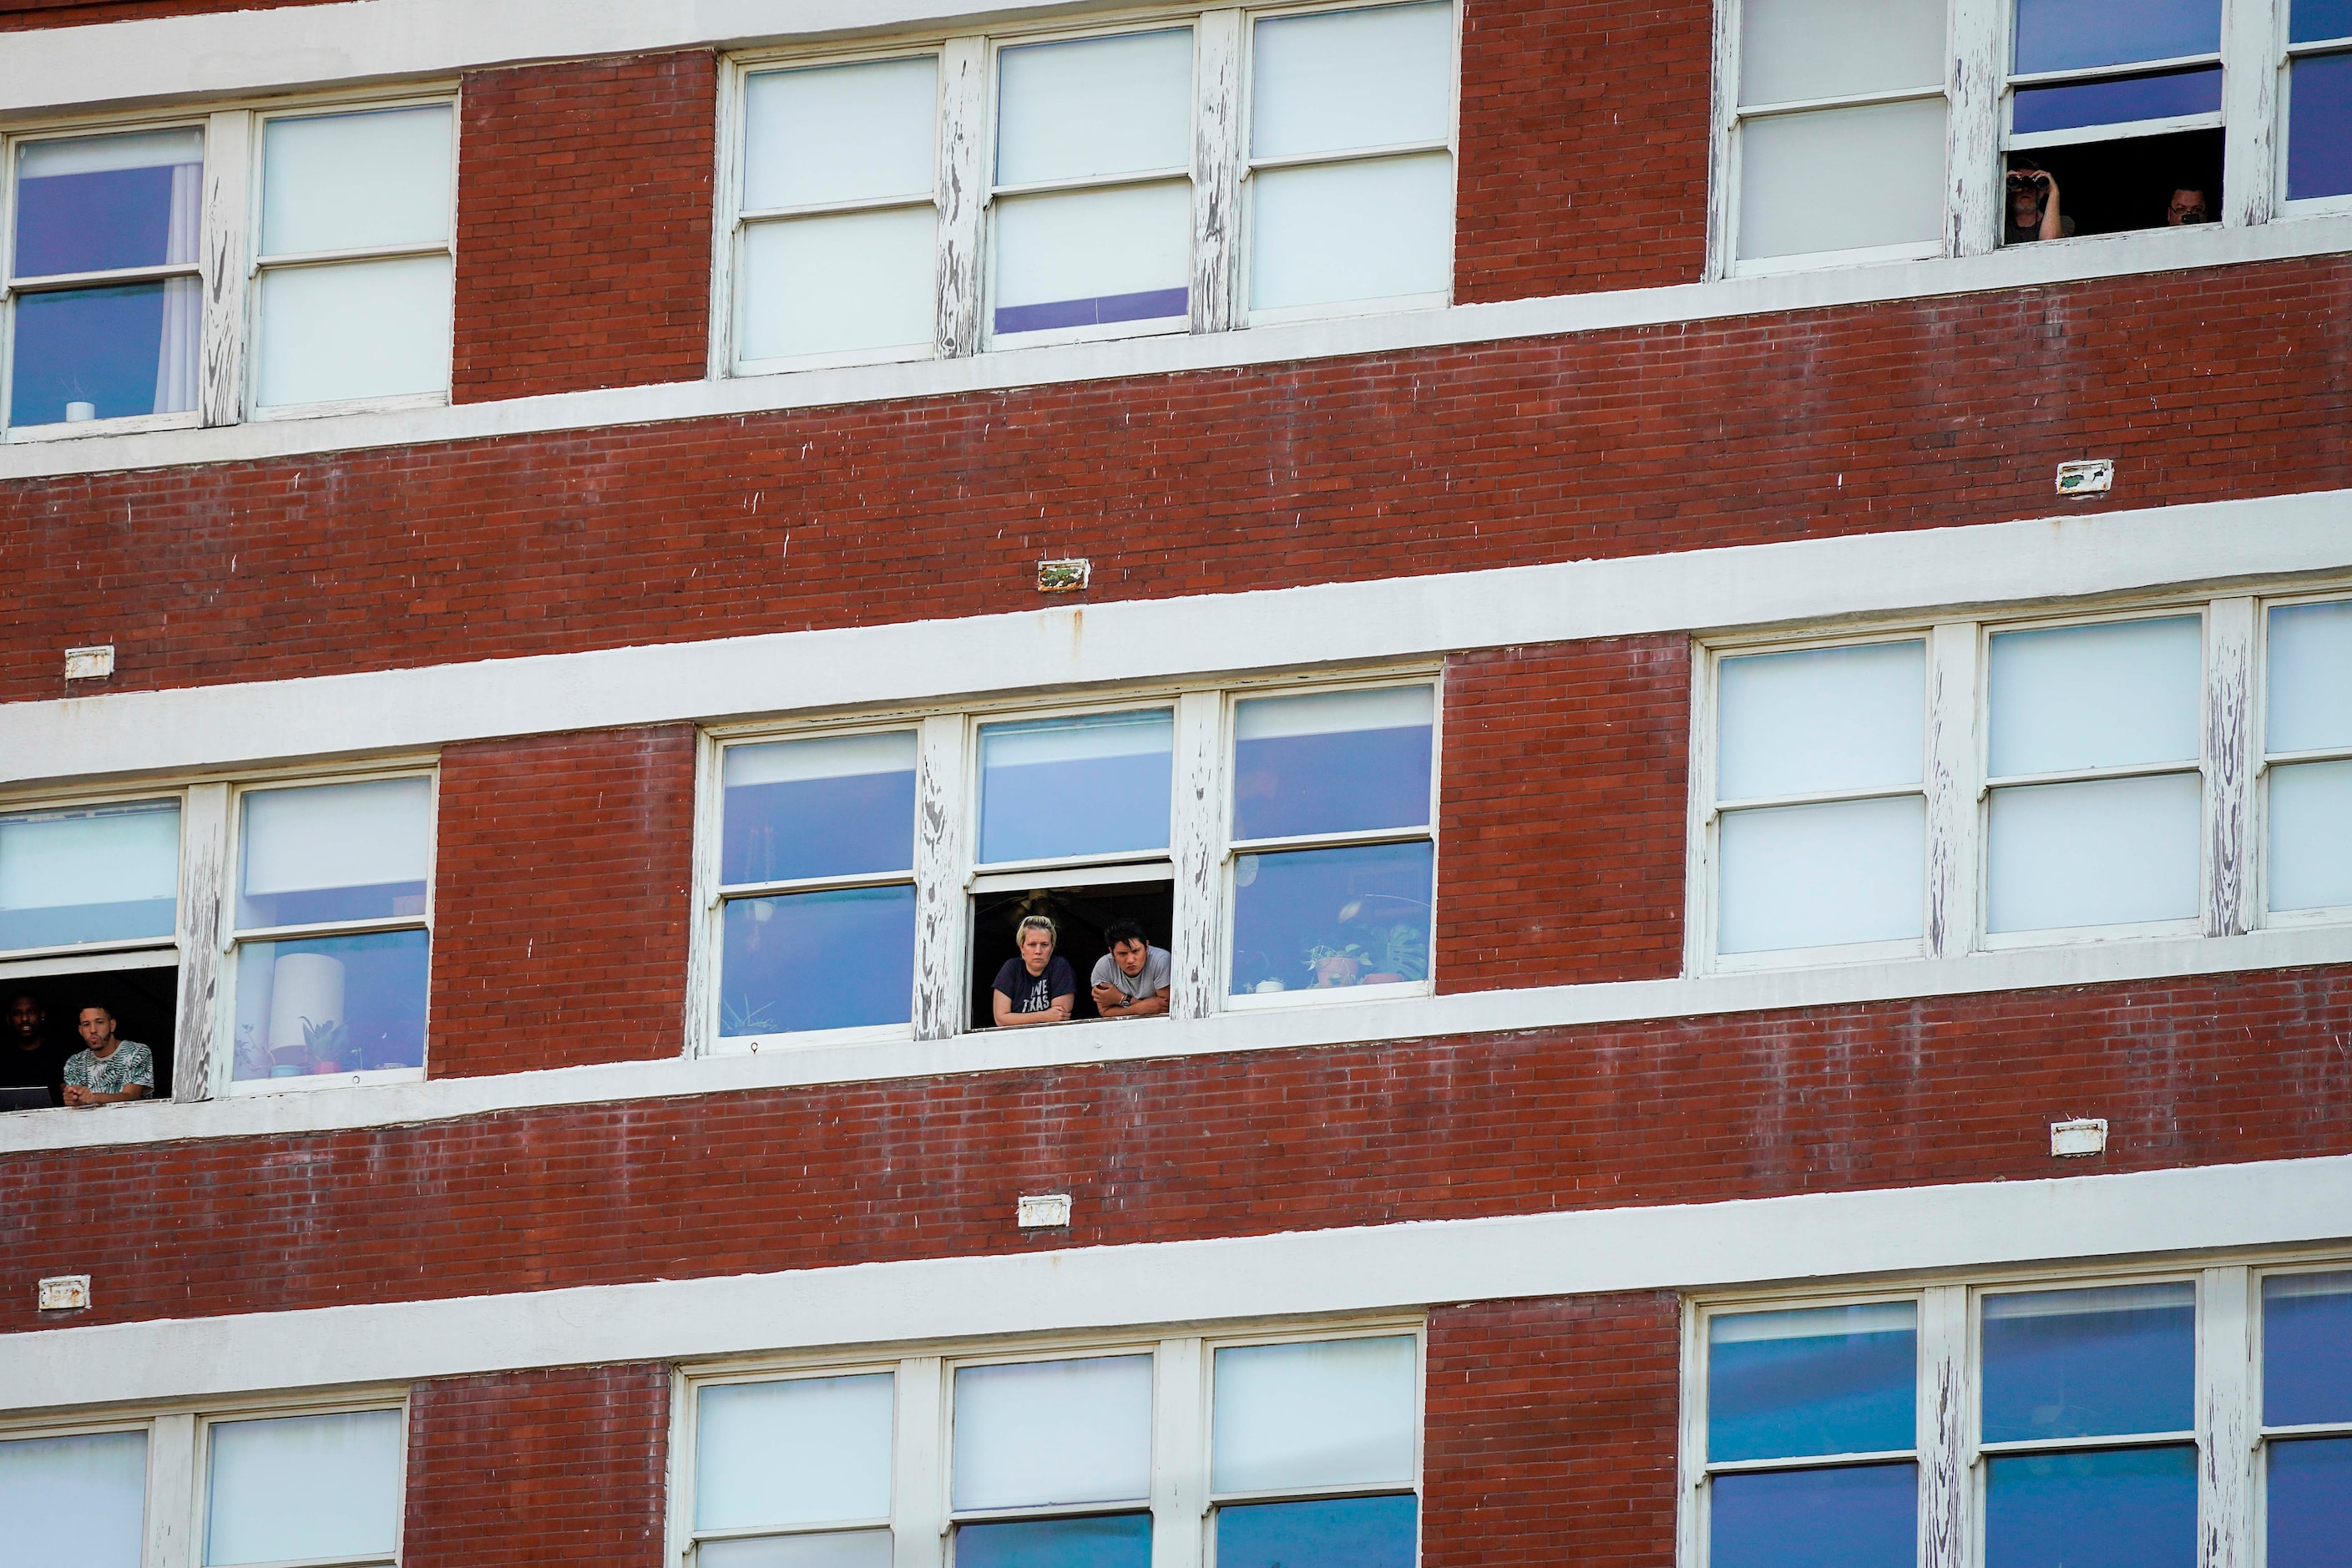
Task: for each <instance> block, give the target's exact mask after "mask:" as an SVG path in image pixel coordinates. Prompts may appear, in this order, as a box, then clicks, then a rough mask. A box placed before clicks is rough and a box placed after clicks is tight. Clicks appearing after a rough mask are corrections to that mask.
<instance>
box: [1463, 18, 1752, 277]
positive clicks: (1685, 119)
mask: <svg viewBox="0 0 2352 1568" xmlns="http://www.w3.org/2000/svg"><path fill="white" fill-rule="evenodd" d="M1714 29H1715V12H1714V7H1713V6H1712V5H1710V4H1708V0H1670V3H1668V4H1665V5H1627V4H1625V3H1624V0H1469V5H1468V6H1467V8H1466V11H1465V16H1464V18H1463V29H1462V126H1461V149H1462V162H1461V168H1460V171H1459V174H1458V176H1457V187H1456V192H1455V196H1454V298H1455V299H1457V300H1463V301H1465V302H1474V303H1475V302H1477V301H1482V300H1524V299H1529V298H1533V297H1536V296H1538V295H1547V294H1581V293H1585V292H1588V291H1591V290H1593V289H1642V288H1650V287H1654V286H1656V285H1659V284H1664V283H1696V282H1697V281H1698V280H1699V279H1700V277H1701V276H1702V275H1703V273H1704V272H1705V270H1706V170H1707V138H1708V135H1709V127H1708V116H1709V112H1710V110H1709V107H1708V93H1709V83H1708V75H1709V72H1710V71H1711V70H1712V68H1713V63H1712V56H1713V49H1714Z"/></svg>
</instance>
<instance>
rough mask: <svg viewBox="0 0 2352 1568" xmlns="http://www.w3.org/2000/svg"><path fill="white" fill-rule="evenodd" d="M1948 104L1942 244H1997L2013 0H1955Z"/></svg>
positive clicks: (1964, 247)
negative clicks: (1947, 188) (2002, 110)
mask: <svg viewBox="0 0 2352 1568" xmlns="http://www.w3.org/2000/svg"><path fill="white" fill-rule="evenodd" d="M1951 5H1952V9H1951V16H1950V21H1949V26H1950V33H1949V35H1948V41H1949V48H1948V53H1949V55H1950V57H1951V58H1950V73H1949V76H1948V79H1947V87H1948V90H1949V92H1950V95H1951V97H1950V106H1949V109H1948V119H1947V121H1946V127H1947V130H1946V143H1945V153H1944V167H1945V174H1946V176H1947V178H1948V181H1949V183H1950V192H1949V205H1948V208H1947V209H1946V213H1945V222H1946V224H1947V226H1948V227H1947V231H1946V233H1945V236H1944V252H1945V254H1946V255H1948V256H1984V255H1988V254H1990V252H1992V251H1994V250H1997V249H1999V248H2000V228H2001V211H2000V206H2001V192H2002V179H2001V159H2000V95H2001V88H2002V85H2003V83H2004V81H2005V80H2006V78H2007V75H2008V63H2009V14H2008V0H1951Z"/></svg>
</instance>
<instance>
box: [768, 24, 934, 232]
mask: <svg viewBox="0 0 2352 1568" xmlns="http://www.w3.org/2000/svg"><path fill="white" fill-rule="evenodd" d="M939 122H940V63H939V61H938V59H937V58H933V57H931V56H928V55H926V56H924V57H922V58H919V59H911V60H879V61H877V62H875V63H874V64H872V65H856V66H826V67H824V68H820V69H817V70H795V71H761V73H760V74H758V75H757V76H754V77H752V78H751V79H749V80H747V81H746V82H745V83H744V84H743V210H744V211H745V212H761V211H764V210H766V209H768V208H772V207H798V206H814V205H816V204H817V203H819V202H854V201H871V200H873V199H874V198H876V197H878V196H922V195H929V194H930V191H931V184H932V179H933V174H934V171H935V168H936V166H937V160H936V158H935V156H934V154H933V152H932V148H933V146H934V144H935V143H936V142H937V140H938V136H939Z"/></svg>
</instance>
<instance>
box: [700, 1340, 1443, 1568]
mask: <svg viewBox="0 0 2352 1568" xmlns="http://www.w3.org/2000/svg"><path fill="white" fill-rule="evenodd" d="M1407 1334H1410V1335H1411V1336H1412V1339H1413V1366H1414V1373H1415V1378H1416V1383H1415V1394H1416V1399H1415V1403H1414V1412H1413V1479H1412V1485H1411V1487H1410V1488H1409V1489H1410V1490H1411V1491H1412V1495H1413V1497H1414V1499H1415V1500H1416V1512H1417V1513H1418V1512H1419V1511H1420V1510H1419V1505H1420V1502H1421V1500H1423V1496H1424V1490H1425V1487H1424V1479H1423V1460H1422V1452H1423V1430H1424V1428H1425V1426H1426V1423H1427V1419H1428V1404H1429V1377H1428V1344H1429V1335H1428V1324H1427V1321H1426V1320H1425V1319H1424V1318H1423V1317H1420V1316H1395V1315H1391V1316H1386V1317H1377V1318H1349V1319H1344V1320H1338V1321H1318V1322H1315V1323H1309V1324H1298V1323H1284V1324H1281V1325H1278V1326H1274V1325H1269V1326H1267V1327H1265V1328H1262V1329H1261V1328H1253V1327H1251V1326H1248V1325H1236V1326H1220V1327H1216V1328H1212V1329H1208V1330H1202V1329H1197V1328H1196V1329H1193V1330H1192V1331H1189V1332H1187V1331H1179V1330H1169V1331H1157V1330H1151V1329H1137V1330H1133V1331H1127V1332H1124V1333H1097V1334H1062V1335H1051V1336H1036V1337H1032V1338H1025V1339H1023V1340H1020V1341H1017V1342H995V1343H981V1344H950V1345H943V1346H915V1347H909V1348H908V1349H906V1350H904V1351H900V1352H895V1353H885V1354H882V1355H878V1356H877V1355H872V1354H868V1355H866V1356H862V1357H838V1356H835V1357H834V1358H832V1359H827V1357H826V1356H825V1355H824V1354H823V1353H813V1354H808V1355H798V1356H789V1357H764V1358H758V1359H750V1358H739V1359H734V1360H730V1361H726V1362H719V1363H709V1364H705V1365H701V1366H681V1367H679V1368H677V1371H676V1372H675V1373H674V1375H673V1378H672V1382H671V1401H670V1443H669V1453H670V1469H669V1485H668V1496H669V1529H668V1538H669V1545H668V1551H667V1556H666V1558H665V1561H666V1562H667V1563H668V1564H670V1565H671V1568H694V1563H695V1561H696V1559H695V1555H694V1548H695V1546H696V1543H697V1542H698V1541H700V1540H705V1539H718V1538H719V1537H721V1536H729V1535H752V1536H758V1535H773V1534H786V1533H790V1534H801V1533H809V1532H814V1531H835V1530H858V1529H872V1528H877V1527H878V1526H879V1525H881V1524H883V1523H886V1522H887V1524H888V1526H889V1528H890V1531H891V1535H892V1540H893V1561H894V1563H895V1565H896V1568H947V1563H948V1561H949V1558H950V1555H951V1547H950V1542H951V1540H952V1536H953V1531H954V1529H955V1526H956V1524H957V1523H959V1522H972V1523H979V1522H985V1521H992V1520H996V1519H1003V1518H1024V1517H1034V1518H1055V1519H1062V1518H1070V1517H1073V1516H1076V1515H1081V1514H1089V1513H1094V1514H1105V1513H1131V1512H1135V1511H1137V1508H1136V1504H1135V1503H1134V1502H1120V1503H1107V1504H1076V1505H1071V1506H1066V1507H1065V1506H1060V1505H1055V1506H1053V1507H1050V1508H1036V1509H1017V1510H971V1511H970V1512H969V1513H958V1512H956V1511H954V1510H953V1509H952V1506H951V1505H952V1500H953V1486H954V1472H953V1466H954V1455H955V1411H954V1390H955V1373H956V1372H957V1370H958V1369H959V1368H961V1367H967V1366H1003V1365H1012V1364H1023V1363H1035V1362H1045V1361H1084V1360H1093V1359H1096V1358H1098V1357H1103V1356H1118V1355H1148V1356H1150V1358H1151V1384H1152V1388H1151V1425H1152V1441H1151V1454H1152V1462H1151V1495H1150V1499H1149V1500H1147V1501H1146V1503H1145V1506H1146V1507H1147V1508H1148V1510H1149V1511H1150V1514H1151V1534H1152V1561H1153V1562H1155V1563H1204V1562H1206V1561H1207V1548H1208V1544H1209V1542H1210V1540H1211V1538H1212V1535H1213V1530H1214V1524H1213V1514H1214V1510H1215V1508H1216V1506H1217V1504H1218V1503H1219V1502H1221V1501H1224V1500H1226V1499H1223V1498H1222V1497H1217V1496H1213V1494H1212V1493H1211V1491H1210V1488H1209V1478H1210V1444H1211V1440H1212V1438H1213V1434H1214V1430H1215V1427H1214V1420H1215V1410H1214V1401H1215V1381H1214V1371H1215V1364H1216V1363H1215V1352H1217V1351H1218V1350H1219V1349H1220V1348H1223V1347H1226V1346H1236V1345H1261V1344H1291V1343H1300V1342H1321V1341H1328V1340H1342V1339H1393V1338H1397V1337H1399V1336H1402V1335H1407ZM882 1372H888V1373H895V1374H896V1382H895V1384H894V1385H893V1392H894V1395H895V1408H894V1410H893V1420H892V1427H893V1433H892V1437H893V1445H894V1448H893V1453H892V1456H891V1478H890V1518H889V1519H888V1520H887V1521H857V1522H854V1523H827V1524H824V1525H817V1526H808V1527H797V1526H796V1527H793V1528H792V1529H790V1530H788V1531H778V1530H768V1529H758V1530H747V1531H711V1532H709V1533H708V1534H705V1535H698V1533H697V1532H696V1531H695V1529H694V1508H695V1499H694V1479H695V1469H696V1459H695V1452H694V1440H695V1434H696V1429H697V1426H698V1418H697V1408H698V1407H697V1404H696V1400H697V1396H698V1393H699V1391H700V1390H701V1389H704V1388H708V1387H712V1386H716V1385H720V1384H742V1383H772V1382H779V1381H783V1380H787V1379H796V1378H811V1377H847V1376H855V1375H857V1374H859V1373H882ZM1402 1490H1405V1489H1403V1488H1399V1487H1396V1486H1393V1485H1382V1486H1380V1487H1374V1488H1363V1489H1345V1488H1342V1489H1323V1490H1320V1491H1315V1492H1313V1493H1311V1494H1308V1493H1299V1494H1290V1493H1285V1494H1282V1495H1283V1496H1286V1497H1287V1496H1292V1495H1298V1496H1306V1495H1313V1496H1318V1497H1346V1496H1361V1495H1372V1494H1374V1493H1378V1494H1382V1495H1386V1494H1391V1493H1396V1492H1400V1491H1402ZM1232 1500H1234V1501H1241V1500H1242V1499H1239V1498H1235V1499H1232ZM1255 1500H1268V1499H1255ZM1417 1549H1418V1548H1417V1546H1416V1550H1417Z"/></svg>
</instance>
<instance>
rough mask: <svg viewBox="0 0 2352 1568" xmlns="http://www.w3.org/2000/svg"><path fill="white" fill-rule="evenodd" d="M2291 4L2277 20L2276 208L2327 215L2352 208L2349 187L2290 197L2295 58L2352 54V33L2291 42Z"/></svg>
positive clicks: (2286, 1)
mask: <svg viewBox="0 0 2352 1568" xmlns="http://www.w3.org/2000/svg"><path fill="white" fill-rule="evenodd" d="M2288 4H2289V0H2281V6H2282V11H2281V15H2280V16H2279V18H2278V21H2277V24H2276V27H2277V35H2278V37H2277V42H2276V47H2277V50H2278V57H2279V68H2278V128H2277V131H2276V132H2275V133H2274V141H2275V143H2276V145H2277V146H2278V147H2279V149H2280V153H2279V158H2278V170H2277V174H2276V175H2275V179H2276V188H2275V189H2274V190H2273V192H2272V200H2273V203H2274V204H2275V208H2274V210H2276V211H2277V212H2278V213H2280V214H2281V215H2283V216H2294V217H2304V216H2315V217H2317V216H2326V215H2327V214H2329V213H2343V212H2352V191H2347V192H2345V193H2344V194H2343V195H2333V196H2302V197H2298V198H2290V197H2289V196H2288V195H2287V193H2286V174H2287V151H2288V148H2289V134H2288V127H2289V120H2290V116H2291V115H2292V113H2293V111H2294V67H2295V62H2296V61H2298V60H2308V59H2317V58H2323V57H2325V56H2327V55H2341V54H2352V33H2347V34H2345V35H2343V36H2341V37H2335V38H2322V39H2315V40H2313V41H2312V42H2310V43H2307V44H2296V43H2290V42H2289V41H2288V39H2287V34H2288V32H2289V30H2290V29H2289V16H2291V15H2292V13H2291V12H2290V11H2288V10H2286V9H2285V7H2286V5H2288Z"/></svg>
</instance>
